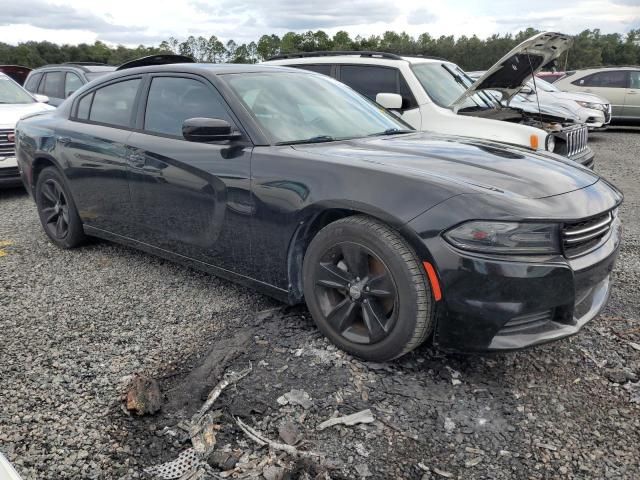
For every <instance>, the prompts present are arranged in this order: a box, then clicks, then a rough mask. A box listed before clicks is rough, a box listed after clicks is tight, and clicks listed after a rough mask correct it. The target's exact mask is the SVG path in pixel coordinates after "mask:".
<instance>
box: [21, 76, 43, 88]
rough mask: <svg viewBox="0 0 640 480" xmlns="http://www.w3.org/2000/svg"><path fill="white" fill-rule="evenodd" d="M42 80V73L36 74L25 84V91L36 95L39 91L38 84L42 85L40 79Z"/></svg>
mask: <svg viewBox="0 0 640 480" xmlns="http://www.w3.org/2000/svg"><path fill="white" fill-rule="evenodd" d="M41 78H42V74H41V73H34V74H33V75H31V76H30V77H29V79H28V80H27V83H25V84H24V88H25V90H28V91H30V92H31V93H35V92H36V90H37V89H38V84H39V83H40V79H41Z"/></svg>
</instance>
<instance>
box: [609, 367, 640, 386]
mask: <svg viewBox="0 0 640 480" xmlns="http://www.w3.org/2000/svg"><path fill="white" fill-rule="evenodd" d="M605 375H606V377H607V378H608V379H609V381H610V382H613V383H619V384H623V383H627V382H635V381H636V380H637V379H638V377H637V375H636V374H635V373H633V372H632V371H630V370H627V369H622V368H615V369H610V370H607V371H606V372H605Z"/></svg>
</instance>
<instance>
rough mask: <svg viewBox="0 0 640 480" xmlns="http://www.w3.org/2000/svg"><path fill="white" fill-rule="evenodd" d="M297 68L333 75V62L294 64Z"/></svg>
mask: <svg viewBox="0 0 640 480" xmlns="http://www.w3.org/2000/svg"><path fill="white" fill-rule="evenodd" d="M292 66H293V67H296V68H301V69H303V70H309V71H311V72H316V73H322V74H323V75H329V76H330V75H331V64H329V63H324V64H319V65H292Z"/></svg>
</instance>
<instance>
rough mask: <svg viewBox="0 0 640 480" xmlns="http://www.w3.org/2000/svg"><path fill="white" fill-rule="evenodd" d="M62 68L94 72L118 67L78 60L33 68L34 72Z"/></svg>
mask: <svg viewBox="0 0 640 480" xmlns="http://www.w3.org/2000/svg"><path fill="white" fill-rule="evenodd" d="M60 69H64V70H75V71H81V72H85V73H92V72H112V71H114V70H115V69H116V67H115V66H113V65H106V64H98V63H91V62H78V63H73V62H69V63H56V64H50V65H43V66H42V67H38V68H35V69H33V70H32V72H41V71H48V70H60Z"/></svg>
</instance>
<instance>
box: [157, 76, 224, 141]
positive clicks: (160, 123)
mask: <svg viewBox="0 0 640 480" xmlns="http://www.w3.org/2000/svg"><path fill="white" fill-rule="evenodd" d="M196 117H208V118H222V119H224V120H227V121H230V120H231V119H230V118H229V115H228V114H227V110H226V109H225V106H224V100H223V99H222V97H220V95H219V94H218V93H217V92H214V91H213V90H212V89H211V88H209V87H207V86H206V85H205V84H204V83H201V82H199V81H198V80H194V79H192V78H180V77H155V78H154V79H153V80H152V81H151V87H150V88H149V97H148V98H147V109H146V111H145V115H144V129H145V130H146V131H148V132H153V133H161V134H164V135H173V136H176V137H182V123H183V122H184V121H185V120H186V119H187V118H196Z"/></svg>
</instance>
